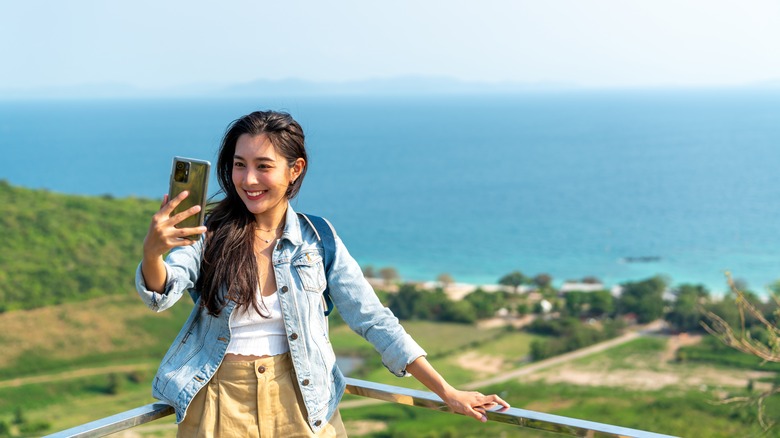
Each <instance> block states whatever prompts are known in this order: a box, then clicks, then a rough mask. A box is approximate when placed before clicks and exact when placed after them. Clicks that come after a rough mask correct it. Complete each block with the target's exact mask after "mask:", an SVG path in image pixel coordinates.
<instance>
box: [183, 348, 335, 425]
mask: <svg viewBox="0 0 780 438" xmlns="http://www.w3.org/2000/svg"><path fill="white" fill-rule="evenodd" d="M177 436H178V437H183V438H191V437H218V438H223V437H226V438H227V437H241V438H244V437H263V438H265V437H285V438H286V437H346V436H347V433H346V431H345V430H344V424H343V423H342V421H341V415H340V414H339V412H338V411H336V413H335V414H334V415H333V417H332V418H331V419H330V421H329V422H328V424H326V425H325V427H323V428H322V429H320V431H319V433H317V434H315V433H313V432H312V430H311V428H310V427H309V424H308V423H307V422H306V408H305V407H304V405H303V399H302V398H301V395H300V392H299V389H298V385H297V383H296V381H295V373H294V372H293V366H292V361H291V360H290V353H285V354H280V355H278V356H272V357H266V358H262V359H258V360H255V361H247V362H222V364H221V365H220V367H219V369H218V370H217V373H216V374H215V375H214V377H213V378H212V379H211V380H210V381H209V383H208V384H207V385H206V386H204V387H203V389H201V390H200V391H198V393H197V394H196V395H195V398H193V399H192V403H190V406H189V408H187V415H186V416H185V417H184V421H182V422H181V423H180V424H179V431H178V434H177Z"/></svg>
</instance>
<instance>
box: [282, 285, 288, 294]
mask: <svg viewBox="0 0 780 438" xmlns="http://www.w3.org/2000/svg"><path fill="white" fill-rule="evenodd" d="M288 290H290V289H289V288H288V287H287V286H282V293H284V292H287V291H288Z"/></svg>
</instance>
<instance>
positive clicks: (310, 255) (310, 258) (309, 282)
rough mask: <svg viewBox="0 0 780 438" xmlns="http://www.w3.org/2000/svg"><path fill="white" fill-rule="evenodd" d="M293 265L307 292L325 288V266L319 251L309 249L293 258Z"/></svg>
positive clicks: (320, 290)
mask: <svg viewBox="0 0 780 438" xmlns="http://www.w3.org/2000/svg"><path fill="white" fill-rule="evenodd" d="M292 265H293V266H294V267H295V271H296V272H297V273H298V277H300V279H301V284H302V285H303V289H304V290H305V291H307V292H317V293H318V292H322V291H324V290H325V285H326V283H327V280H326V279H325V267H324V266H323V264H322V256H320V254H319V253H318V252H317V251H307V252H304V253H302V254H301V255H299V256H298V257H297V258H296V259H295V260H293V262H292Z"/></svg>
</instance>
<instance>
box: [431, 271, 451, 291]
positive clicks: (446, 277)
mask: <svg viewBox="0 0 780 438" xmlns="http://www.w3.org/2000/svg"><path fill="white" fill-rule="evenodd" d="M436 281H438V282H439V283H440V284H441V287H443V288H444V289H447V288H448V287H450V285H451V284H452V283H455V279H454V278H452V275H450V274H448V273H446V272H445V273H443V274H439V276H438V277H436Z"/></svg>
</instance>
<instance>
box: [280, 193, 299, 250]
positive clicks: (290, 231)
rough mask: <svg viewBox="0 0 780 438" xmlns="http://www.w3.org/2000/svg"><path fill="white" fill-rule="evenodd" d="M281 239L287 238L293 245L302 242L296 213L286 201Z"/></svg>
mask: <svg viewBox="0 0 780 438" xmlns="http://www.w3.org/2000/svg"><path fill="white" fill-rule="evenodd" d="M282 239H287V240H289V241H290V243H292V244H293V245H295V246H301V245H302V244H303V235H302V234H301V222H300V221H299V220H298V214H297V213H295V210H293V208H292V205H290V203H289V202H288V203H287V213H285V218H284V232H283V233H282Z"/></svg>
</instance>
